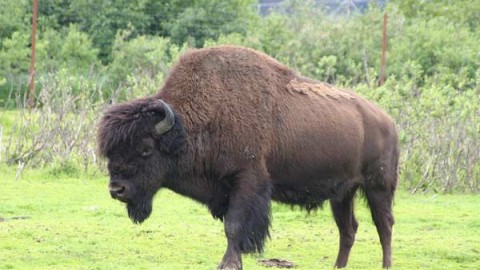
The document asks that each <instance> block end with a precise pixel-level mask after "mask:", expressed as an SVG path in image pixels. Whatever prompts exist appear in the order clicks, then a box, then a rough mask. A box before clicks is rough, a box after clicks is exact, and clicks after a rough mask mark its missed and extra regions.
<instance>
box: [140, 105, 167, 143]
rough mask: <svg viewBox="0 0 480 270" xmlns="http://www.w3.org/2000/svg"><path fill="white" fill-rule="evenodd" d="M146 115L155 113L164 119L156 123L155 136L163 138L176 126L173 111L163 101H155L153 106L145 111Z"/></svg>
mask: <svg viewBox="0 0 480 270" xmlns="http://www.w3.org/2000/svg"><path fill="white" fill-rule="evenodd" d="M143 111H144V113H153V114H159V115H162V116H163V118H162V120H160V121H159V122H157V123H155V128H154V135H155V136H161V135H162V134H164V133H166V132H168V131H169V130H170V129H171V128H172V127H173V125H174V124H175V115H174V114H173V111H172V109H171V108H170V106H168V104H167V103H165V102H164V101H163V100H161V99H157V100H154V101H153V102H152V104H151V105H150V106H148V107H146V108H144V109H143Z"/></svg>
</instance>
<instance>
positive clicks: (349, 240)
mask: <svg viewBox="0 0 480 270" xmlns="http://www.w3.org/2000/svg"><path fill="white" fill-rule="evenodd" d="M356 190H357V187H354V188H353V189H352V190H351V191H349V192H347V193H346V195H345V196H344V197H343V198H341V199H332V200H330V206H331V208H332V212H333V217H334V218H335V222H336V223H337V226H338V231H339V233H340V245H339V250H338V256H337V261H336V262H335V267H337V268H343V267H345V266H346V265H347V261H348V256H349V254H350V250H351V248H352V246H353V243H354V242H355V233H356V232H357V228H358V223H357V220H356V219H355V215H354V212H353V201H354V196H355V191H356Z"/></svg>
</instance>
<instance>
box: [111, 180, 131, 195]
mask: <svg viewBox="0 0 480 270" xmlns="http://www.w3.org/2000/svg"><path fill="white" fill-rule="evenodd" d="M108 189H109V190H110V195H112V198H114V199H122V198H124V197H125V190H126V189H127V188H126V186H125V185H122V184H120V183H117V182H112V183H110V184H109V185H108Z"/></svg>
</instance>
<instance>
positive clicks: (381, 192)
mask: <svg viewBox="0 0 480 270" xmlns="http://www.w3.org/2000/svg"><path fill="white" fill-rule="evenodd" d="M397 166H398V155H397V154H396V152H395V153H394V155H393V156H390V157H389V158H388V159H386V160H384V161H383V162H377V163H375V164H374V165H373V166H371V167H370V168H369V169H368V170H367V171H366V172H365V175H364V177H365V187H364V192H365V196H366V197H367V201H368V205H369V207H370V211H371V213H372V219H373V222H374V223H375V226H376V227H377V232H378V235H379V237H380V243H381V245H382V251H383V268H389V267H390V266H391V265H392V246H391V245H392V227H393V224H394V218H393V213H392V202H393V196H394V193H395V189H396V185H397V177H398V174H397V173H398V171H397V169H398V168H397Z"/></svg>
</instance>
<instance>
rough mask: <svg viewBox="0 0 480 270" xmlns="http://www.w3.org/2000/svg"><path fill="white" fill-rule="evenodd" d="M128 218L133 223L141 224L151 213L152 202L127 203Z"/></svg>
mask: <svg viewBox="0 0 480 270" xmlns="http://www.w3.org/2000/svg"><path fill="white" fill-rule="evenodd" d="M127 212H128V217H129V218H130V219H131V220H132V221H133V223H137V224H138V223H142V222H143V221H145V219H147V218H148V217H149V216H150V213H152V201H151V200H147V201H141V202H135V203H127Z"/></svg>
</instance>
